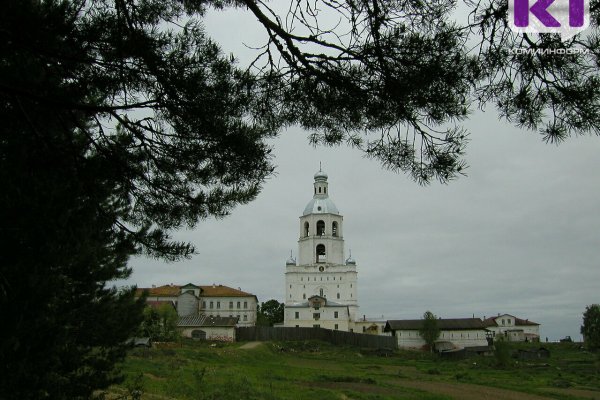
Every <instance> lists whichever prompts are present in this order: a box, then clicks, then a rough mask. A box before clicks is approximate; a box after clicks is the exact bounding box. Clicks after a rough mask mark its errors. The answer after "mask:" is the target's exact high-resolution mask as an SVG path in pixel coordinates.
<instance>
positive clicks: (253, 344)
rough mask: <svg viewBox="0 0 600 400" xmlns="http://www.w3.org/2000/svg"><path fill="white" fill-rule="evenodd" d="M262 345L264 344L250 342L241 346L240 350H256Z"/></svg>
mask: <svg viewBox="0 0 600 400" xmlns="http://www.w3.org/2000/svg"><path fill="white" fill-rule="evenodd" d="M261 344H262V342H248V343H246V344H244V345H242V346H240V349H242V350H248V349H255V348H257V347H258V346H260V345H261Z"/></svg>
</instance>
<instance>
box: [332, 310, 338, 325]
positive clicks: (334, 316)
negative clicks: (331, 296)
mask: <svg viewBox="0 0 600 400" xmlns="http://www.w3.org/2000/svg"><path fill="white" fill-rule="evenodd" d="M337 317H338V312H337V311H334V313H333V318H337ZM336 329H337V328H336Z"/></svg>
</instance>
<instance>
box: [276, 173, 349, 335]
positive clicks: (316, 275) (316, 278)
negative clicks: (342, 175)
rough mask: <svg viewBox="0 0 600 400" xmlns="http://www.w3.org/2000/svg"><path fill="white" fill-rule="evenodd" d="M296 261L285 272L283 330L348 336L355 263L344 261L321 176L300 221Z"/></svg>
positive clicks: (337, 217)
mask: <svg viewBox="0 0 600 400" xmlns="http://www.w3.org/2000/svg"><path fill="white" fill-rule="evenodd" d="M299 228H300V229H299V235H300V238H299V240H298V261H297V262H296V260H294V259H293V258H291V257H290V259H289V260H288V261H287V263H286V268H285V317H284V326H286V327H320V328H328V329H339V330H344V331H352V330H353V329H354V325H353V324H354V322H353V321H354V320H355V318H356V316H357V314H358V296H357V293H358V288H357V271H356V262H355V261H354V260H353V259H352V257H348V258H347V259H346V258H345V256H344V226H343V217H342V215H341V214H340V213H339V211H338V209H337V207H336V206H335V204H334V203H333V201H331V199H330V198H329V185H328V183H327V174H325V173H324V172H322V171H319V172H317V173H316V174H315V182H314V191H313V198H312V200H310V201H309V202H308V204H307V205H306V207H305V209H304V212H303V213H302V216H301V217H300V224H299Z"/></svg>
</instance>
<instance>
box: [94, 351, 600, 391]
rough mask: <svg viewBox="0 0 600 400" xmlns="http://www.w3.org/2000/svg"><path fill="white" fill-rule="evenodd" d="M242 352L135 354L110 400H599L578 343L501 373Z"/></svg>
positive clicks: (478, 363)
mask: <svg viewBox="0 0 600 400" xmlns="http://www.w3.org/2000/svg"><path fill="white" fill-rule="evenodd" d="M242 345H243V344H240V343H235V344H226V345H217V346H216V347H211V345H210V344H207V343H200V342H183V343H181V344H177V345H175V346H173V347H168V348H153V349H134V350H132V351H131V354H130V355H129V357H128V358H127V360H126V362H125V363H124V365H123V370H124V372H125V374H126V376H127V380H126V381H125V382H124V383H123V385H121V386H118V387H114V388H111V390H110V391H109V393H108V395H107V396H106V398H107V399H116V398H127V399H131V398H136V397H137V398H142V399H199V400H208V399H215V400H221V399H223V400H227V399H244V400H245V399H290V400H291V399H315V400H316V399H461V400H462V399H466V400H469V399H473V400H479V399H483V398H488V399H515V400H520V399H524V400H538V399H544V398H552V399H600V358H599V357H598V355H597V354H591V353H588V352H585V351H582V350H580V348H579V345H577V344H566V343H564V344H563V343H561V344H550V345H548V346H546V344H544V345H545V346H546V347H547V348H549V350H550V351H551V357H550V358H549V359H546V360H539V361H538V360H536V361H518V362H517V361H516V360H514V359H508V360H505V361H507V363H505V365H504V366H502V367H501V366H499V364H498V360H497V359H496V358H494V357H475V358H471V359H467V360H461V361H447V360H440V359H439V358H437V357H436V356H434V355H431V354H428V353H422V352H410V351H399V352H396V354H395V355H394V356H392V357H378V356H377V355H375V354H370V353H369V352H361V351H359V350H358V349H352V348H347V347H335V346H332V345H330V344H327V343H316V342H280V343H261V344H258V345H257V346H255V347H254V346H248V345H246V346H242ZM240 347H241V348H240ZM248 347H250V348H248ZM517 347H518V346H516V345H513V346H512V347H511V349H510V350H511V351H512V350H514V349H516V348H517ZM521 347H523V345H521ZM524 347H526V348H531V347H532V346H531V345H529V346H524ZM139 394H141V397H138V395H139Z"/></svg>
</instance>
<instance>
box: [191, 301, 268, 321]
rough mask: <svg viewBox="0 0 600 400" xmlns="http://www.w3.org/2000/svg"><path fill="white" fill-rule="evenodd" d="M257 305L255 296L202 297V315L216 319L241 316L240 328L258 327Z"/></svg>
mask: <svg viewBox="0 0 600 400" xmlns="http://www.w3.org/2000/svg"><path fill="white" fill-rule="evenodd" d="M211 303H212V307H211ZM238 305H239V307H238ZM256 305H257V304H256V298H255V297H254V296H246V297H228V296H222V297H212V296H211V297H201V298H200V313H202V314H206V315H209V316H215V317H229V316H232V317H238V316H239V321H238V326H254V325H256Z"/></svg>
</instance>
